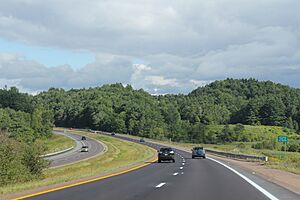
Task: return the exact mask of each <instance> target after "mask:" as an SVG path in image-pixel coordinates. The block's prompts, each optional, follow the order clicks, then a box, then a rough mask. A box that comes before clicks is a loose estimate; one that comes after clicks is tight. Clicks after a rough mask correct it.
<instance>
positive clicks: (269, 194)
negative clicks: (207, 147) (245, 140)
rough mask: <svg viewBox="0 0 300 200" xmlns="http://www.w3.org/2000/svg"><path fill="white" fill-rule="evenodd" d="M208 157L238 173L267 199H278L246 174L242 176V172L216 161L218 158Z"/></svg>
mask: <svg viewBox="0 0 300 200" xmlns="http://www.w3.org/2000/svg"><path fill="white" fill-rule="evenodd" d="M207 158H208V159H210V160H212V161H214V162H216V163H219V164H220V165H222V166H224V167H226V168H227V169H229V170H231V171H232V172H234V173H235V174H237V175H239V176H240V177H241V178H243V179H244V180H245V181H247V182H248V183H249V184H251V185H252V186H253V187H255V188H256V189H257V190H259V191H260V192H261V193H263V194H264V195H265V196H267V197H268V198H269V199H271V200H279V199H278V198H276V197H275V196H274V195H272V194H271V193H269V192H268V191H267V190H265V189H264V188H262V187H261V186H259V185H258V184H256V183H255V182H254V181H252V180H250V179H249V178H247V177H246V176H244V175H243V174H241V173H239V172H238V171H236V170H235V169H233V168H231V167H229V166H228V165H226V164H224V163H222V162H220V161H218V160H215V159H213V158H209V157H207Z"/></svg>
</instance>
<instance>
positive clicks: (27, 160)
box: [0, 132, 47, 186]
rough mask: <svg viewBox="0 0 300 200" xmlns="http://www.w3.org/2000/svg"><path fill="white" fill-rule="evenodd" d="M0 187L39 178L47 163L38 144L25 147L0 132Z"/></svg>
mask: <svg viewBox="0 0 300 200" xmlns="http://www.w3.org/2000/svg"><path fill="white" fill-rule="evenodd" d="M0 143H1V145H0V186H3V185H7V184H13V183H17V182H18V183H19V182H25V181H29V180H31V179H33V178H36V177H40V176H41V175H42V170H43V169H44V168H45V167H46V166H47V162H46V161H44V160H43V159H42V158H40V155H41V154H42V153H43V148H42V147H41V146H40V145H39V144H36V143H34V144H32V145H30V146H29V145H27V144H25V143H24V142H20V141H17V140H15V139H13V138H9V137H8V136H7V135H6V134H5V133H2V132H0Z"/></svg>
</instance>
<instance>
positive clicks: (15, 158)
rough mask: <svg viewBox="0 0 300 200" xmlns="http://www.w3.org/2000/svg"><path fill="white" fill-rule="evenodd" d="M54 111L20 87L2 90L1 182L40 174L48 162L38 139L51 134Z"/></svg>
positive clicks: (6, 182)
mask: <svg viewBox="0 0 300 200" xmlns="http://www.w3.org/2000/svg"><path fill="white" fill-rule="evenodd" d="M52 128H53V115H52V111H50V110H47V109H45V108H44V107H43V106H42V105H40V104H39V103H36V102H35V101H34V98H33V97H32V96H30V95H27V94H23V93H20V92H19V91H18V90H17V88H14V87H13V88H10V89H3V90H0V144H1V145H0V186H1V185H5V184H12V183H16V182H22V181H27V180H31V179H33V178H37V177H40V176H41V175H42V170H43V169H44V168H45V167H46V166H47V162H46V161H44V159H42V158H41V157H40V155H41V154H43V153H44V152H45V150H46V149H45V148H44V147H43V145H42V144H40V143H38V142H37V141H36V140H37V139H39V138H43V137H50V136H51V134H52Z"/></svg>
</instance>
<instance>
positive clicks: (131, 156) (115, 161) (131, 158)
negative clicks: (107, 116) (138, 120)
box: [0, 131, 156, 194]
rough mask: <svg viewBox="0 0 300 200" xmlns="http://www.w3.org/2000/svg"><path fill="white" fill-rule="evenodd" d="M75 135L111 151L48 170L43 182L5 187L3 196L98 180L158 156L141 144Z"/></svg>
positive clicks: (90, 134)
mask: <svg viewBox="0 0 300 200" xmlns="http://www.w3.org/2000/svg"><path fill="white" fill-rule="evenodd" d="M73 132H75V133H77V134H80V135H85V136H88V137H91V138H94V139H96V140H99V141H101V142H103V143H104V144H105V145H107V147H108V150H107V152H106V153H105V154H102V155H100V156H96V157H94V158H91V159H89V160H85V161H82V162H78V163H76V164H71V165H67V166H64V167H59V168H54V169H47V170H45V172H44V177H43V179H39V180H33V181H30V182H26V183H19V184H14V185H7V186H4V187H1V188H0V194H9V193H16V192H20V191H25V190H30V189H34V188H38V187H42V186H48V185H53V184H59V183H65V182H68V181H72V180H80V179H84V178H87V177H95V176H97V175H99V176H100V175H103V174H106V173H109V172H113V171H116V170H118V169H124V168H126V167H130V166H133V165H135V164H138V163H142V162H144V161H146V160H149V159H151V158H152V157H153V156H154V155H155V153H156V151H155V150H154V149H151V148H149V147H147V146H144V145H141V144H137V143H133V142H128V141H124V140H120V139H116V138H112V137H109V136H103V135H96V134H93V133H88V132H82V131H72V133H73Z"/></svg>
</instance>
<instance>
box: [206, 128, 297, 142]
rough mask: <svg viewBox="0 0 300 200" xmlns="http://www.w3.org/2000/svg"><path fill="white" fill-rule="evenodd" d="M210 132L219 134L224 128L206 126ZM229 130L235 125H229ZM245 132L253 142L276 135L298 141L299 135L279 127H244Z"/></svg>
mask: <svg viewBox="0 0 300 200" xmlns="http://www.w3.org/2000/svg"><path fill="white" fill-rule="evenodd" d="M207 127H208V129H209V130H210V131H213V132H221V131H222V129H223V128H224V125H208V126H207ZM229 127H230V128H234V127H235V125H233V124H230V125H229ZM244 127H245V130H244V134H246V135H251V136H253V138H255V140H257V141H259V140H262V139H266V138H275V137H277V136H278V135H288V136H289V137H291V138H293V139H300V135H298V134H296V133H295V132H294V131H293V130H291V129H287V128H283V127H279V126H264V125H260V126H251V125H244Z"/></svg>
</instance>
